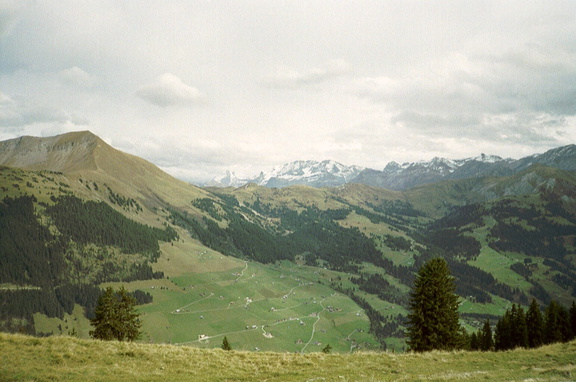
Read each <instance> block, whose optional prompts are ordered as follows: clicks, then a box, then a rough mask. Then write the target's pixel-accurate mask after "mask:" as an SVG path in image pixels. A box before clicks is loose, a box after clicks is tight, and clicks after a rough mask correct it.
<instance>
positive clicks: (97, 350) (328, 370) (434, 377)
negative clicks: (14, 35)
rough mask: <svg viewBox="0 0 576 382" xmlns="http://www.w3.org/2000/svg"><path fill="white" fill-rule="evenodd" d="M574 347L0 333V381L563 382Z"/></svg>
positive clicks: (571, 373) (575, 357)
mask: <svg viewBox="0 0 576 382" xmlns="http://www.w3.org/2000/svg"><path fill="white" fill-rule="evenodd" d="M575 363H576V342H570V343H567V344H556V345H551V346H545V347H542V348H540V349H536V350H523V349H518V350H514V351H508V352H499V353H479V352H430V353H423V354H391V353H354V354H346V355H344V354H323V353H313V354H304V355H303V354H289V353H251V352H236V351H231V352H225V351H222V350H200V349H195V348H191V347H178V346H172V345H149V344H141V343H120V342H102V341H94V340H81V339H77V338H71V337H49V338H35V337H28V336H22V335H12V334H5V333H0V381H6V382H8V381H27V382H30V381H107V382H110V381H310V382H312V381H339V382H342V381H362V382H370V381H417V380H426V381H460V380H466V381H477V380H483V381H569V380H575V379H576V364H575Z"/></svg>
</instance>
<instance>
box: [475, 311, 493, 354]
mask: <svg viewBox="0 0 576 382" xmlns="http://www.w3.org/2000/svg"><path fill="white" fill-rule="evenodd" d="M478 337H479V338H478V342H479V347H480V350H482V351H490V350H492V348H493V347H494V340H493V338H492V327H491V326H490V319H487V320H486V321H485V322H484V326H483V327H482V331H481V332H480V335H479V336H478Z"/></svg>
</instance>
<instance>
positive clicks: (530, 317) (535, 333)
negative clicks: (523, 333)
mask: <svg viewBox="0 0 576 382" xmlns="http://www.w3.org/2000/svg"><path fill="white" fill-rule="evenodd" d="M526 328H527V331H528V347H529V348H537V347H540V346H542V345H543V344H544V318H543V317H542V311H541V310H540V306H539V305H538V302H536V299H532V302H531V303H530V307H529V308H528V312H527V313H526Z"/></svg>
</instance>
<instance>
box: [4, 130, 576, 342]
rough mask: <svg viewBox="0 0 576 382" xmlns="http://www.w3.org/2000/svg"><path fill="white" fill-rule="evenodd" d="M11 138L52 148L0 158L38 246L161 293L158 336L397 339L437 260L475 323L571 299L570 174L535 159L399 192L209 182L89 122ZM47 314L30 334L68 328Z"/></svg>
mask: <svg viewBox="0 0 576 382" xmlns="http://www.w3.org/2000/svg"><path fill="white" fill-rule="evenodd" d="M7 142H10V144H9V145H8V144H6V143H4V146H3V147H11V149H10V150H12V151H10V150H8V151H10V153H9V154H10V155H8V154H6V152H7V151H5V152H2V151H0V163H4V164H8V165H11V164H12V163H15V162H14V161H12V159H9V158H19V157H26V158H28V156H27V154H26V153H30V152H33V153H34V150H44V151H43V152H42V154H41V155H40V154H30V155H31V156H32V159H29V158H28V159H26V160H15V161H16V162H18V163H21V165H20V166H19V167H21V168H16V167H1V168H0V187H1V188H0V197H1V199H2V200H5V198H6V197H9V198H11V199H10V200H18V201H24V199H22V198H26V197H32V198H33V199H31V202H30V203H31V204H30V215H29V219H30V221H31V222H33V223H34V224H36V225H39V227H43V228H39V229H42V230H47V231H46V232H48V233H49V235H52V236H50V239H47V240H45V243H46V244H43V245H44V246H46V245H47V243H48V242H50V243H61V248H62V249H61V251H62V252H61V254H62V256H63V257H62V258H63V259H64V260H63V262H62V267H64V269H66V271H61V270H60V271H58V272H55V275H68V274H70V275H74V277H68V276H66V277H67V280H66V281H68V282H72V283H76V284H86V283H94V282H97V283H99V284H100V283H105V284H101V285H119V283H122V282H123V283H127V287H128V288H129V289H130V290H135V289H142V290H146V291H147V292H149V293H151V294H152V296H153V297H154V302H153V303H152V304H149V305H146V306H143V307H141V308H140V309H141V312H143V313H144V315H143V320H144V328H145V329H146V331H147V334H146V337H145V338H146V340H149V341H154V342H175V343H188V344H192V345H193V346H198V347H218V346H219V342H218V341H219V339H221V337H222V336H223V335H224V334H225V333H228V339H229V340H230V341H231V342H232V344H233V346H238V345H239V344H244V346H246V349H247V350H254V348H256V347H257V348H260V349H265V350H285V349H290V350H293V351H301V352H309V351H318V350H319V346H320V345H318V344H319V343H323V344H326V343H330V344H331V345H332V347H333V348H334V349H335V350H336V351H339V352H344V351H350V350H352V349H359V348H363V349H377V348H379V347H381V346H388V347H389V348H393V349H398V350H400V349H402V348H403V346H404V342H403V341H404V339H403V338H402V337H403V325H404V317H405V315H406V313H407V310H406V304H407V300H408V291H409V289H410V287H411V283H412V280H413V275H414V272H415V271H416V270H417V269H418V267H419V266H420V265H421V264H422V263H423V262H424V261H425V260H426V259H428V258H430V257H433V256H443V257H445V258H446V259H447V260H448V261H449V264H450V266H451V269H452V272H453V274H454V275H455V277H456V278H457V280H458V283H457V284H458V290H457V291H458V293H459V294H460V295H461V296H462V303H461V309H460V311H461V313H462V314H463V317H464V321H463V323H465V324H466V325H468V326H467V327H468V328H469V329H472V328H475V327H477V326H478V325H479V322H480V321H481V319H482V318H483V317H486V316H490V317H496V316H498V315H501V314H503V313H504V311H505V309H506V307H507V306H508V304H510V303H511V302H515V303H520V304H526V303H527V300H528V299H530V298H531V297H536V298H537V299H538V300H539V301H540V302H542V303H545V302H547V301H549V300H550V299H559V300H560V301H561V302H562V303H564V304H568V303H570V302H571V300H572V298H573V296H574V293H576V292H575V290H574V285H575V283H574V281H575V280H576V278H575V277H574V275H575V273H574V268H575V266H576V248H575V246H574V240H575V238H576V233H575V232H574V227H575V226H576V220H575V219H574V216H575V214H574V213H575V211H576V208H575V200H576V197H575V195H574V193H575V192H574V190H575V189H576V176H575V175H574V173H572V172H567V171H562V170H557V169H553V168H549V167H544V166H532V167H529V168H528V169H526V170H524V171H523V172H521V173H519V174H516V175H512V176H509V177H485V178H470V179H465V180H457V181H446V182H441V183H436V184H431V185H426V186H420V187H416V188H414V189H411V190H407V191H401V192H400V191H390V190H385V189H379V188H374V187H370V186H365V185H360V184H346V185H344V186H340V187H334V188H323V189H317V188H310V187H305V186H293V187H287V188H282V189H270V188H265V187H259V186H256V185H253V184H252V185H246V186H243V187H240V188H237V189H232V188H228V189H211V188H206V189H201V188H198V187H195V186H192V185H189V184H186V183H184V182H181V181H178V180H176V179H174V178H172V177H170V176H169V175H167V174H165V173H163V172H162V171H161V170H159V169H158V168H157V167H156V166H154V165H152V164H150V163H148V162H146V161H144V160H142V159H140V158H136V157H133V156H130V155H128V154H124V153H122V152H120V151H118V150H115V149H113V148H111V147H110V146H108V145H107V144H106V143H104V142H103V141H101V140H100V139H99V138H97V137H96V136H94V135H92V134H91V133H88V132H84V133H75V134H71V135H65V136H60V137H55V138H49V139H45V140H42V139H31V140H30V142H32V143H33V144H32V143H30V142H28V140H26V139H21V140H20V141H18V140H12V141H7ZM22 142H24V143H26V144H24V143H22ZM18 147H20V151H18V150H17V149H16V148H18ZM22 147H24V149H23V148H22ZM71 147H72V148H73V149H70V148H71ZM32 148H35V149H34V150H33V149H32ZM40 148H42V149H40ZM31 150H32V151H31ZM55 152H58V153H59V154H58V155H56V153H55ZM63 153H66V155H68V157H67V159H66V155H64V154H63ZM78 158H81V159H82V160H83V161H84V162H82V161H80V160H79V159H78ZM81 163H84V165H83V166H84V167H82V166H81V165H80V164H81ZM42 166H44V167H42ZM61 170H65V171H61ZM27 195H28V196H27ZM6 203H8V202H7V200H5V201H4V204H5V205H6V206H7V205H8V204H6ZM71 206H74V208H76V210H74V211H100V212H98V213H100V214H101V215H94V212H90V213H87V214H84V212H82V213H79V212H74V215H75V216H76V217H78V218H79V219H80V218H81V217H82V216H94V217H96V216H98V218H96V219H92V220H94V221H98V220H101V221H103V222H105V223H111V224H112V223H113V222H116V223H113V224H117V227H121V226H123V227H132V228H130V229H129V230H128V231H120V230H119V231H118V232H127V233H126V234H123V235H120V236H123V237H124V241H125V242H122V241H116V239H112V238H113V237H114V235H107V234H106V232H102V233H99V234H98V235H92V233H94V232H98V230H99V229H100V227H106V226H107V225H106V224H100V225H98V226H95V225H94V221H91V220H90V218H84V220H81V219H80V220H74V219H69V218H65V216H66V214H65V213H64V214H63V215H56V214H54V210H55V209H60V210H62V211H65V210H66V209H67V208H71ZM0 207H2V205H0ZM91 209H93V210H91ZM70 211H72V210H71V209H70ZM112 211H114V212H112ZM62 216H64V218H62ZM59 219H61V220H59ZM68 221H70V222H74V223H66V222H68ZM129 221H132V222H137V223H138V224H140V225H141V226H134V225H133V224H132V223H130V222H129ZM65 224H72V226H73V227H74V228H79V227H84V228H83V229H84V231H82V230H78V231H74V230H70V229H68V228H69V227H68V228H67V227H66V225H65ZM138 227H140V228H138ZM144 227H149V228H144ZM104 230H108V231H110V230H111V229H110V228H105V229H104ZM141 230H144V231H141ZM146 230H149V231H146ZM158 230H159V231H158ZM137 232H139V233H137ZM142 232H149V233H148V234H146V235H148V236H149V238H152V239H153V240H152V241H154V242H155V243H158V245H157V246H156V245H154V251H158V252H154V253H157V255H154V256H152V257H150V255H149V254H148V255H147V254H146V253H147V252H146V251H147V250H144V249H142V248H139V247H137V246H134V245H133V244H129V243H134V242H138V241H142V242H144V241H145V240H139V239H138V237H139V235H142ZM153 232H165V233H168V232H173V233H171V234H170V235H167V236H155V235H156V233H153ZM534 232H538V235H535V234H534ZM103 235H104V236H110V241H100V238H101V237H102V236H103ZM526 238H528V239H529V240H528V239H526ZM526 243H530V245H529V246H526V245H525V244H526ZM38 245H39V246H40V245H41V244H40V243H38ZM5 248H6V247H4V248H3V249H2V250H3V251H4V250H5ZM129 248H132V249H129ZM156 248H157V249H156ZM33 253H42V251H35V252H34V251H33ZM58 253H60V252H58ZM1 255H2V257H4V256H5V254H1ZM32 258H33V259H34V261H42V259H41V258H39V257H38V256H36V257H32ZM58 258H59V257H58ZM43 261H45V259H44V260H43ZM51 264H59V263H58V262H51ZM162 274H163V275H164V276H165V277H164V278H158V277H161V276H160V275H162ZM98 275H101V276H98ZM154 275H157V276H158V277H156V278H155V277H154ZM168 277H169V278H168ZM7 280H8V279H5V280H0V284H2V283H7ZM8 283H11V284H18V285H9V287H18V288H26V287H29V286H30V285H35V284H34V283H31V282H29V283H23V282H21V281H18V282H16V281H14V279H10V280H8ZM28 284H29V285H28ZM67 290H68V289H67ZM19 293H29V294H30V292H25V291H24V292H19ZM72 300H73V301H76V300H75V299H72ZM248 300H250V301H251V302H249V303H248V302H247V301H248ZM67 301H68V300H67ZM78 301H83V300H81V299H80V298H78ZM67 304H68V305H66V306H68V308H67V309H68V311H67V314H71V312H72V311H73V309H72V308H73V305H74V302H73V303H72V306H70V305H69V302H68V303H67ZM59 314H60V317H67V316H65V315H64V314H62V313H59ZM229 317H235V318H236V322H237V323H236V324H234V325H233V322H232V321H234V320H230V319H229ZM80 319H81V317H80ZM296 319H297V320H296ZM28 320H30V319H28ZM36 321H38V322H40V321H42V322H48V321H47V320H36ZM63 324H64V321H62V322H61V325H62V326H65V325H63ZM50 325H51V326H50ZM50 325H48V324H46V325H45V326H44V327H42V328H40V327H39V326H38V325H37V326H38V327H37V328H36V329H37V331H39V332H41V331H44V332H54V333H58V331H57V330H56V329H54V327H55V324H50ZM254 327H255V328H254ZM247 328H248V329H247ZM64 329H65V328H64ZM316 329H318V330H316ZM59 331H60V332H63V333H65V330H61V329H59ZM291 333H297V334H294V335H292V334H291ZM200 335H204V336H206V337H207V338H209V340H207V341H199V340H198V336H200Z"/></svg>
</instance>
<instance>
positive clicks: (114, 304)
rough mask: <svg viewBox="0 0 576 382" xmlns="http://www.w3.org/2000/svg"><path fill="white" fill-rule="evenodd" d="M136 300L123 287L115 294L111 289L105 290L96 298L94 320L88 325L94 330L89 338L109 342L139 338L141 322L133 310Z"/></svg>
mask: <svg viewBox="0 0 576 382" xmlns="http://www.w3.org/2000/svg"><path fill="white" fill-rule="evenodd" d="M135 305H136V299H135V298H134V297H132V295H130V294H129V293H128V292H127V291H126V289H124V287H121V288H120V290H119V291H118V292H115V291H114V289H112V288H111V287H108V288H106V290H105V291H104V293H102V295H100V297H99V298H98V304H97V306H96V309H95V310H94V316H95V317H94V318H93V319H92V320H90V324H91V325H92V326H94V330H91V331H90V336H91V337H92V338H94V339H99V340H105V341H111V340H114V339H116V340H118V341H124V340H127V341H134V340H136V339H138V338H139V337H140V334H141V332H140V327H141V325H142V324H141V322H140V320H139V319H138V317H139V314H138V313H137V312H136V310H135V308H134V307H135Z"/></svg>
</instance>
